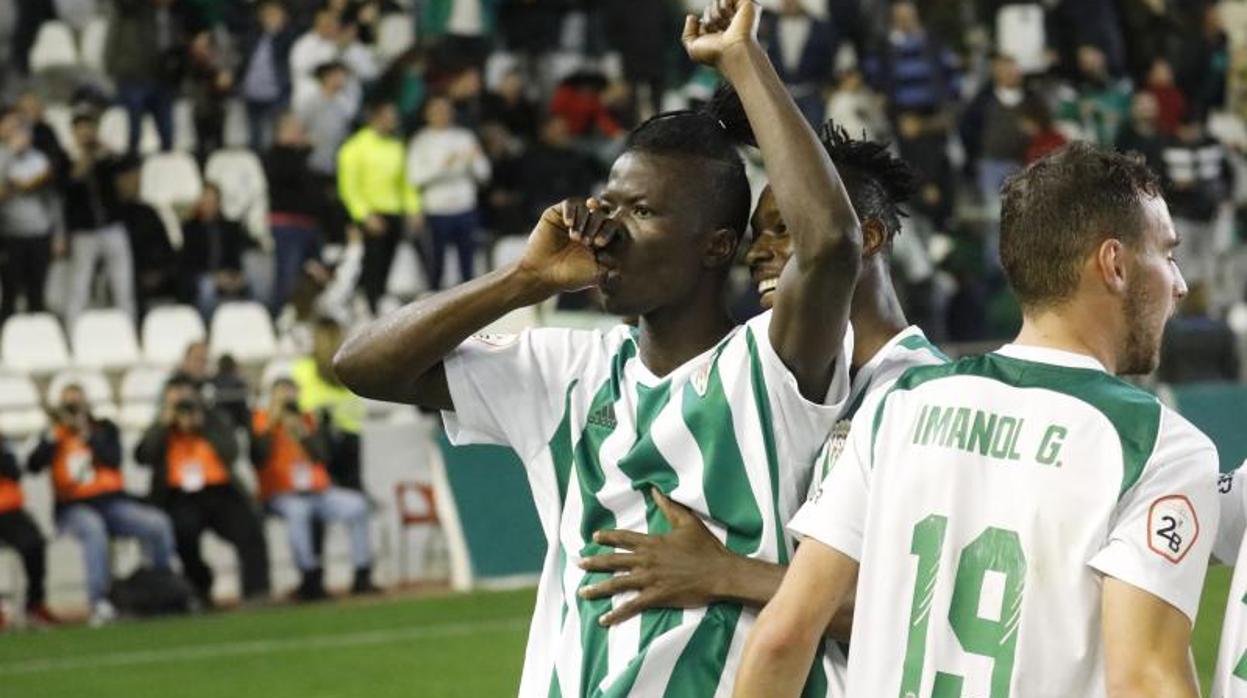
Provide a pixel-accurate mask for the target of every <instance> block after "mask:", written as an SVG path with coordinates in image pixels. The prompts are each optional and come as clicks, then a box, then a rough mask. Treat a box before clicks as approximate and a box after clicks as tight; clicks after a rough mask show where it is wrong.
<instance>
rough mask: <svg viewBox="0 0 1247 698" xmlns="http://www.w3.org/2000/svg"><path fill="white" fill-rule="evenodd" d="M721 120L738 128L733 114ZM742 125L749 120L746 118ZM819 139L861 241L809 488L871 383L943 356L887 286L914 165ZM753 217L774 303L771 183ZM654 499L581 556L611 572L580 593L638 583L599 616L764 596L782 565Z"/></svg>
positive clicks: (865, 144)
mask: <svg viewBox="0 0 1247 698" xmlns="http://www.w3.org/2000/svg"><path fill="white" fill-rule="evenodd" d="M733 98H734V97H733ZM719 99H721V104H720V105H719V108H720V110H721V113H722V114H724V115H729V114H734V113H735V112H736V111H738V109H733V108H731V104H732V102H731V99H732V98H728V97H726V96H722V95H721V96H720V97H719ZM724 120H725V122H727V124H728V125H729V128H732V129H733V130H736V125H737V122H736V120H735V119H731V118H725V119H724ZM744 129H745V130H747V129H748V124H747V123H746V124H744ZM738 138H739V140H741V141H743V142H751V141H752V134H751V133H741V134H740V135H739V136H738ZM819 140H820V141H821V142H822V146H823V149H824V150H826V151H827V154H828V155H829V156H830V157H831V161H832V163H833V164H834V165H835V167H836V171H837V172H839V173H840V176H841V178H842V180H843V181H844V186H845V189H846V190H847V191H848V194H849V200H850V201H851V202H852V204H853V209H854V210H855V211H856V212H857V215H858V218H859V219H860V220H861V228H862V240H863V247H862V269H861V272H860V274H859V275H858V279H857V288H856V290H855V291H854V293H853V305H852V312H851V315H850V319H851V321H852V325H853V336H854V346H853V358H852V362H851V374H852V375H853V381H852V385H851V387H850V392H849V399H848V407H847V408H846V410H845V413H844V415H843V416H842V417H841V419H840V421H838V422H837V423H836V426H835V428H834V430H833V431H832V436H831V438H829V439H828V441H827V444H826V445H825V446H824V447H823V450H822V451H821V452H820V454H819V456H818V459H817V461H816V465H817V470H816V472H815V475H814V479H813V480H812V481H811V485H812V493H813V492H817V488H818V486H819V485H821V480H822V477H824V476H825V475H826V472H827V470H828V469H830V467H831V464H832V463H833V462H834V460H835V457H836V455H837V454H839V452H840V449H841V448H842V447H843V445H844V438H845V436H846V435H847V433H848V425H849V420H850V419H851V418H852V415H853V412H854V411H855V410H856V409H857V408H858V407H859V406H860V405H861V403H862V400H863V398H864V397H865V396H866V395H867V394H868V393H869V392H870V391H871V390H872V389H874V388H876V387H882V386H887V385H889V384H890V383H891V382H892V381H893V380H895V379H896V378H898V377H899V376H900V375H901V374H902V373H904V372H905V370H907V369H909V368H911V367H913V366H927V365H931V364H938V363H944V362H945V361H947V357H945V356H944V355H943V354H942V353H941V352H940V351H939V350H938V349H936V348H935V347H934V345H932V344H931V343H930V342H929V341H927V339H926V336H925V335H924V334H923V333H922V330H921V329H919V328H918V327H916V326H912V325H909V324H908V322H907V321H906V319H905V313H904V311H903V310H901V306H900V301H899V300H898V299H897V297H896V291H895V290H894V289H893V287H892V279H891V274H890V262H891V259H890V255H889V254H888V252H889V250H890V247H891V244H892V239H893V238H894V237H895V236H896V235H897V234H898V233H899V232H900V227H901V226H900V215H901V213H900V206H901V205H903V204H904V203H905V201H907V200H908V199H909V197H910V196H911V195H912V194H913V192H914V190H915V188H916V182H917V176H916V173H915V171H914V170H913V169H912V168H911V167H910V166H909V165H908V164H907V163H905V162H904V161H903V160H900V159H898V158H896V157H895V156H893V155H892V154H891V153H889V152H888V149H887V146H886V145H884V144H882V143H875V142H870V141H865V140H854V139H851V138H849V136H848V134H847V133H845V131H844V130H843V129H839V128H836V127H835V126H833V125H832V124H831V123H830V122H828V123H827V124H825V125H824V126H823V128H822V130H821V131H820V134H819ZM751 227H752V228H753V235H754V237H753V242H752V244H751V245H750V247H749V251H748V254H747V255H746V257H745V258H746V261H747V262H748V263H749V266H750V270H751V271H752V273H753V277H754V280H755V281H756V282H757V284H758V290H759V292H760V294H761V304H762V307H763V308H770V307H772V304H773V301H774V289H775V288H776V285H777V283H778V279H779V276H780V273H781V271H782V270H783V268H784V266H785V265H786V264H787V262H788V259H789V258H790V257H791V256H792V242H793V241H792V236H791V235H789V233H788V229H787V226H786V225H785V223H784V219H783V216H782V215H781V214H780V211H779V207H778V206H777V205H776V203H775V195H774V192H773V191H772V190H771V188H770V187H767V188H765V189H763V191H762V195H761V197H760V198H759V200H758V206H757V208H756V209H755V211H754V214H753V220H752V223H751ZM655 499H656V500H657V501H658V502H659V503H660V505H661V506H662V507H663V511H664V513H665V514H666V516H667V518H668V520H669V522H670V524H671V531H669V532H667V533H664V534H660V535H646V534H642V533H636V532H632V531H603V532H600V533H599V534H598V535H597V540H598V542H600V543H603V544H605V545H608V546H611V547H614V548H621V549H625V550H627V551H629V552H628V553H611V554H602V555H597V556H594V557H590V558H586V559H585V560H584V561H583V562H582V563H581V567H582V568H584V569H586V570H590V571H594V572H615V573H617V574H616V576H615V577H612V578H611V579H608V580H605V581H603V582H599V583H597V584H594V585H593V586H590V587H585V588H584V589H582V590H581V595H582V596H583V597H584V598H588V599H597V598H605V597H609V596H615V595H619V594H624V593H631V592H636V593H635V594H630V596H629V597H628V598H627V599H620V600H619V601H620V603H619V604H618V605H617V606H616V607H615V609H614V610H613V611H611V612H610V613H609V614H607V615H606V616H604V617H603V619H602V621H603V622H604V623H606V624H608V625H613V624H616V623H620V622H623V621H625V620H627V619H629V618H631V617H632V616H634V615H636V614H637V613H640V612H642V611H644V610H647V609H650V608H659V607H664V606H674V607H685V608H688V607H698V606H705V605H708V604H710V603H714V602H717V601H728V600H735V601H742V602H744V603H745V604H747V605H750V606H754V607H758V608H761V607H762V606H763V605H765V604H766V603H767V602H768V601H770V599H771V597H772V596H774V595H775V591H776V590H777V589H778V588H779V584H780V581H781V580H782V579H783V575H784V569H785V568H784V567H783V566H781V565H778V564H774V563H769V562H766V561H761V560H756V559H753V558H749V557H745V556H743V555H737V554H734V553H732V552H731V551H730V550H728V549H727V548H726V547H725V546H724V545H723V544H722V543H721V542H719V540H718V539H716V538H715V537H714V536H713V535H712V534H711V533H710V531H709V529H707V528H706V526H705V525H704V524H703V523H702V522H701V520H700V519H699V518H698V517H697V516H696V515H695V514H693V513H692V512H691V511H689V510H688V509H687V508H685V507H683V506H680V505H679V504H675V503H672V502H670V501H668V500H666V499H665V498H664V497H662V495H661V494H660V493H658V494H655ZM851 621H852V613H851V611H850V612H846V613H839V614H837V616H836V619H835V620H834V621H833V623H832V624H831V626H830V628H829V631H830V634H831V635H832V636H833V637H836V638H837V639H841V640H847V639H848V635H849V627H850V623H851ZM846 661H847V659H846V658H845V656H844V654H843V653H842V652H841V651H840V648H839V647H838V646H837V645H836V644H835V643H830V644H828V645H827V646H826V656H825V662H824V663H822V664H821V665H820V666H819V668H817V669H816V670H815V671H814V673H813V674H812V675H811V676H810V677H809V679H808V682H809V683H810V684H811V686H812V687H813V688H817V687H818V686H819V685H820V682H822V681H826V683H827V690H826V692H822V691H821V689H820V694H822V695H842V694H843V690H844V687H843V681H844V671H845V663H846ZM820 672H821V674H820ZM807 695H809V692H807Z"/></svg>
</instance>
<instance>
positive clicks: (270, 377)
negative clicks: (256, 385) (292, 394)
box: [260, 358, 294, 392]
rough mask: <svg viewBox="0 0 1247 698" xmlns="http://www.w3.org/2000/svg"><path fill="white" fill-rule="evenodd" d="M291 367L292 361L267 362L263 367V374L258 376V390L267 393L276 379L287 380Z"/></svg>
mask: <svg viewBox="0 0 1247 698" xmlns="http://www.w3.org/2000/svg"><path fill="white" fill-rule="evenodd" d="M293 367H294V361H292V360H290V359H282V358H276V359H273V360H271V361H269V362H268V363H267V364H265V366H264V372H263V373H261V374H260V389H261V390H263V391H265V392H267V391H268V389H269V388H271V387H273V383H274V382H276V381H277V379H278V378H289V377H290V371H291V369H292V368H293Z"/></svg>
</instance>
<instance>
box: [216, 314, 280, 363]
mask: <svg viewBox="0 0 1247 698" xmlns="http://www.w3.org/2000/svg"><path fill="white" fill-rule="evenodd" d="M208 353H209V354H211V355H212V356H221V355H223V354H230V355H231V356H233V357H234V359H235V360H237V361H239V362H240V363H260V362H263V361H268V360H269V359H271V358H273V356H275V355H276V354H277V337H276V335H274V333H273V322H272V320H271V319H270V318H269V315H268V310H266V309H265V308H264V306H263V305H260V304H259V303H256V302H255V301H234V302H231V303H222V304H221V305H220V306H218V307H217V309H216V313H214V314H213V316H212V331H211V333H210V334H209V339H208Z"/></svg>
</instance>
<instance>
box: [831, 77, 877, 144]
mask: <svg viewBox="0 0 1247 698" xmlns="http://www.w3.org/2000/svg"><path fill="white" fill-rule="evenodd" d="M883 107H884V105H883V99H882V97H880V95H879V94H877V93H875V92H874V91H873V90H871V89H870V88H869V87H867V85H866V80H865V78H864V77H863V76H862V72H861V71H860V70H857V69H856V68H852V69H849V70H846V71H844V72H842V73H841V74H840V75H839V78H838V82H837V83H836V89H835V90H834V91H833V92H832V93H831V96H830V97H828V98H827V118H828V119H830V120H832V121H834V122H836V123H837V124H839V125H840V126H843V127H844V130H845V131H847V132H849V133H850V134H852V135H853V137H855V138H856V137H859V136H862V137H865V138H869V139H871V140H885V139H886V138H887V135H888V122H887V116H886V115H885V114H884V108H883Z"/></svg>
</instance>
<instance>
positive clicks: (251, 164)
mask: <svg viewBox="0 0 1247 698" xmlns="http://www.w3.org/2000/svg"><path fill="white" fill-rule="evenodd" d="M204 179H206V180H208V181H209V182H212V183H213V184H215V185H217V187H218V188H219V189H220V190H221V213H222V215H224V216H225V217H226V218H229V219H231V220H236V221H242V223H243V225H244V226H246V228H247V230H248V231H250V232H251V235H252V236H253V237H256V238H259V239H267V238H268V180H267V179H266V178H265V176H264V166H263V165H261V164H260V158H258V157H256V154H255V153H253V152H251V151H250V150H244V149H236V150H235V149H231V150H218V151H216V152H215V153H213V154H212V156H211V157H209V158H208V163H207V164H206V165H205V166H204Z"/></svg>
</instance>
